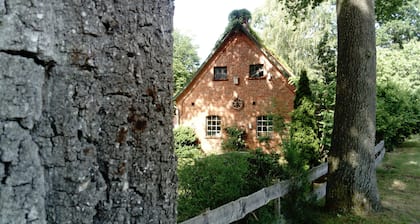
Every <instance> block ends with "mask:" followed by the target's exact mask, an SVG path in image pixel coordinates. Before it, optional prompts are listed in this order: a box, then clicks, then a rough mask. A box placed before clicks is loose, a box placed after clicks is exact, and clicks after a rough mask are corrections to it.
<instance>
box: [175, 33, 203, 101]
mask: <svg viewBox="0 0 420 224" xmlns="http://www.w3.org/2000/svg"><path fill="white" fill-rule="evenodd" d="M172 35H173V37H174V52H173V53H174V55H173V73H174V93H175V94H177V93H178V92H179V91H180V90H181V89H182V88H183V87H184V85H185V84H186V83H187V82H188V81H189V80H190V79H191V77H192V76H193V75H194V73H195V72H196V70H197V68H198V66H199V63H200V58H199V57H198V54H197V46H195V45H194V44H193V43H192V39H191V38H190V37H189V36H187V35H184V34H182V33H181V32H180V31H178V30H175V31H174V32H173V34H172Z"/></svg>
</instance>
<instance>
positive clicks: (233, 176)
mask: <svg viewBox="0 0 420 224" xmlns="http://www.w3.org/2000/svg"><path fill="white" fill-rule="evenodd" d="M248 157H249V154H248V153H237V152H232V153H226V154H223V155H210V156H207V157H205V158H202V159H198V160H196V161H195V162H194V164H192V165H189V166H184V167H183V168H182V169H180V170H178V178H179V181H178V186H179V196H178V221H183V220H186V219H188V218H191V217H193V216H196V215H199V214H200V213H202V212H204V211H205V210H206V209H213V208H216V207H218V206H220V205H223V204H225V203H227V202H230V201H233V200H236V199H237V198H239V197H241V196H243V195H244V194H245V191H244V189H245V186H246V181H247V172H248V168H249V164H248V162H247V160H248Z"/></svg>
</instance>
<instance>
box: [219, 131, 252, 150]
mask: <svg viewBox="0 0 420 224" xmlns="http://www.w3.org/2000/svg"><path fill="white" fill-rule="evenodd" d="M224 131H225V132H226V134H227V136H228V137H227V139H224V140H223V142H222V149H223V150H224V151H245V150H246V149H247V147H246V144H245V139H246V133H245V131H244V130H242V129H240V128H237V127H227V128H225V129H224Z"/></svg>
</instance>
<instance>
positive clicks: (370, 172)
mask: <svg viewBox="0 0 420 224" xmlns="http://www.w3.org/2000/svg"><path fill="white" fill-rule="evenodd" d="M337 28H338V56H337V87H336V105H335V113H334V127H333V134H332V145H331V150H330V152H329V155H328V168H329V170H328V172H329V173H328V185H327V196H326V207H327V208H329V209H330V210H333V211H350V212H353V213H360V212H362V213H364V212H369V211H377V210H379V209H380V207H381V205H380V200H379V193H378V189H377V185H376V170H375V162H374V155H373V152H372V149H373V148H374V146H375V128H376V122H375V120H376V119H375V116H376V91H375V90H376V44H375V13H374V1H372V0H362V1H352V0H345V1H337Z"/></svg>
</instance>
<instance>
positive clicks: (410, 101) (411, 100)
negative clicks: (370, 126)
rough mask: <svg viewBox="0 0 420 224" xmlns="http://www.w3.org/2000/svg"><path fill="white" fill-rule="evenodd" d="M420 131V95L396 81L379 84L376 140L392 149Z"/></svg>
mask: <svg viewBox="0 0 420 224" xmlns="http://www.w3.org/2000/svg"><path fill="white" fill-rule="evenodd" d="M419 131H420V97H419V94H418V93H417V94H416V93H412V92H410V91H408V90H405V89H403V88H402V87H400V86H398V85H397V84H395V83H392V82H388V83H386V84H380V85H378V92H377V113H376V140H377V141H380V140H382V139H383V140H385V147H386V148H387V149H388V150H392V149H393V148H394V147H395V146H397V145H399V144H401V143H402V142H404V140H405V139H406V138H408V137H409V136H410V135H411V134H416V133H418V132H419Z"/></svg>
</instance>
